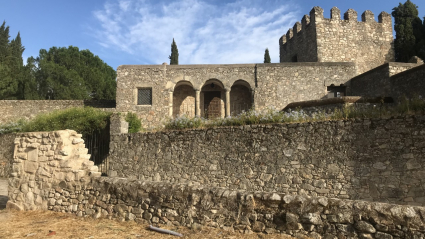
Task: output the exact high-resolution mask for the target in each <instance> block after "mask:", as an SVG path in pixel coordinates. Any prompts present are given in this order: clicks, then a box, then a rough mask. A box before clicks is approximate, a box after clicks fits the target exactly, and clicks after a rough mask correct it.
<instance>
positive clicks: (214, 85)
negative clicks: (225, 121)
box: [200, 79, 226, 118]
mask: <svg viewBox="0 0 425 239" xmlns="http://www.w3.org/2000/svg"><path fill="white" fill-rule="evenodd" d="M225 95H226V94H225V86H224V84H223V83H222V82H221V81H220V80H218V79H209V80H207V81H206V82H205V83H204V85H203V86H202V88H201V95H200V102H202V103H201V105H200V106H201V117H205V118H223V117H224V115H225V104H224V99H225Z"/></svg>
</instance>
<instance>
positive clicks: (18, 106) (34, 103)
mask: <svg viewBox="0 0 425 239" xmlns="http://www.w3.org/2000/svg"><path fill="white" fill-rule="evenodd" d="M83 106H91V107H95V108H102V109H104V110H112V111H113V110H114V108H115V101H114V100H103V101H87V100H0V112H1V115H0V124H1V123H7V122H10V121H14V120H17V119H32V118H34V117H35V116H36V115H37V114H39V113H48V112H52V111H54V110H61V109H67V108H71V107H83Z"/></svg>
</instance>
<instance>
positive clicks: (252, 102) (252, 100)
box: [251, 89, 255, 110]
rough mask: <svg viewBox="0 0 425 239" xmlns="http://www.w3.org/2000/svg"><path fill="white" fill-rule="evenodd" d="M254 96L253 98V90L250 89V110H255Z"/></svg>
mask: <svg viewBox="0 0 425 239" xmlns="http://www.w3.org/2000/svg"><path fill="white" fill-rule="evenodd" d="M254 96H255V90H253V89H251V109H253V110H255V104H254V103H255V100H254Z"/></svg>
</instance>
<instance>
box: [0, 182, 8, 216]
mask: <svg viewBox="0 0 425 239" xmlns="http://www.w3.org/2000/svg"><path fill="white" fill-rule="evenodd" d="M7 200H8V197H7V178H0V209H4V208H5V207H6V202H7Z"/></svg>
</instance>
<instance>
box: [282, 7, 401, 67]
mask: <svg viewBox="0 0 425 239" xmlns="http://www.w3.org/2000/svg"><path fill="white" fill-rule="evenodd" d="M357 17H358V16H357V12H356V11H354V10H353V9H349V10H348V11H347V12H345V14H344V19H343V20H341V11H340V10H339V9H338V8H336V7H334V8H332V9H331V18H330V19H326V18H324V16H323V9H322V8H320V7H314V8H313V9H312V10H311V12H310V16H309V17H308V16H304V18H303V20H302V24H300V23H296V24H295V25H294V27H293V29H289V31H288V33H287V34H286V35H284V36H282V38H281V40H280V62H290V61H294V60H295V59H294V56H297V57H296V58H297V59H296V61H299V62H314V61H317V62H355V63H356V65H357V73H358V74H361V73H363V72H366V71H368V70H370V69H373V68H375V67H377V66H380V65H382V64H384V63H385V62H391V61H394V49H393V33H392V32H393V31H392V21H391V15H390V14H388V13H385V12H382V13H381V14H379V16H378V22H376V21H375V18H374V14H373V13H372V12H371V11H365V12H364V13H363V14H362V17H361V18H362V21H361V22H358V20H357Z"/></svg>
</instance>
